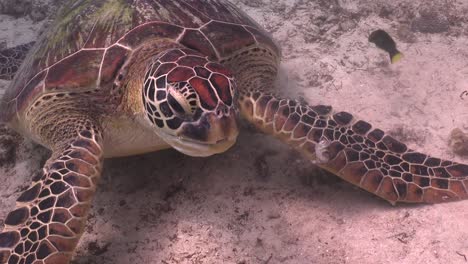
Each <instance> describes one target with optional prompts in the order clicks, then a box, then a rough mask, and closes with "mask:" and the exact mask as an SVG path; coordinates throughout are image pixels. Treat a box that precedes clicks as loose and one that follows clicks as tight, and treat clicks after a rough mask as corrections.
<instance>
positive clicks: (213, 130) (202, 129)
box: [178, 109, 239, 145]
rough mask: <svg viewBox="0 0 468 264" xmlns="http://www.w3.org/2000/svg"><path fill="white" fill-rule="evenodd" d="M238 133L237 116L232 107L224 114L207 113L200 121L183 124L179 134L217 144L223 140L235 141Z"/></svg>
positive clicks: (203, 142) (186, 138)
mask: <svg viewBox="0 0 468 264" xmlns="http://www.w3.org/2000/svg"><path fill="white" fill-rule="evenodd" d="M238 134H239V129H238V126H237V116H236V114H235V112H234V110H233V109H232V110H230V111H229V112H227V113H222V114H215V113H213V112H209V113H206V114H204V115H203V116H202V117H201V118H200V120H199V121H198V122H194V123H188V124H186V125H184V126H182V129H181V130H180V133H179V135H178V136H180V137H182V139H185V140H190V141H195V142H200V143H202V144H208V145H215V144H217V143H220V142H223V141H235V140H236V138H237V135H238Z"/></svg>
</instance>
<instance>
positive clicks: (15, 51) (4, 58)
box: [0, 41, 35, 80]
mask: <svg viewBox="0 0 468 264" xmlns="http://www.w3.org/2000/svg"><path fill="white" fill-rule="evenodd" d="M34 43H35V42H34V41H33V42H29V43H26V44H22V45H19V46H16V47H12V48H8V49H3V50H0V79H1V80H12V79H13V77H15V73H16V72H17V71H18V69H19V67H20V65H21V63H23V60H24V59H25V58H26V54H27V53H28V52H29V50H30V49H31V47H32V46H33V45H34Z"/></svg>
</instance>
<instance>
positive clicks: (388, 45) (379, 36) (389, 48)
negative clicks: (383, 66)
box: [369, 29, 403, 63]
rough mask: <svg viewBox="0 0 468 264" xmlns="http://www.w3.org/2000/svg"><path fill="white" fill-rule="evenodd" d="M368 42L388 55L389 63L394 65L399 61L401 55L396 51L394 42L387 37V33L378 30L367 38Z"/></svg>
mask: <svg viewBox="0 0 468 264" xmlns="http://www.w3.org/2000/svg"><path fill="white" fill-rule="evenodd" d="M369 42H372V43H375V45H376V46H377V47H379V48H381V49H383V50H385V51H386V52H388V54H390V61H391V62H392V63H395V62H397V61H399V60H400V59H401V58H402V57H403V54H402V53H401V52H400V51H398V49H397V47H396V43H395V41H394V40H393V39H392V37H390V35H388V33H387V32H385V31H383V30H381V29H378V30H376V31H374V32H372V33H371V34H370V36H369Z"/></svg>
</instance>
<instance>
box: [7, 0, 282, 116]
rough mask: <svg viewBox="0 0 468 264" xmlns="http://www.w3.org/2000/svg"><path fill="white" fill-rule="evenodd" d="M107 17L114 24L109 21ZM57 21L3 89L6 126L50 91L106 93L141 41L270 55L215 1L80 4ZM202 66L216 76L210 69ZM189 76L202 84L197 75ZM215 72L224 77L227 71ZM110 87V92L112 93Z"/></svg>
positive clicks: (250, 26)
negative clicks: (250, 50)
mask: <svg viewBox="0 0 468 264" xmlns="http://www.w3.org/2000/svg"><path fill="white" fill-rule="evenodd" d="M74 5H76V3H75V4H74ZM74 5H70V6H74ZM96 10H100V11H99V12H96ZM114 13H116V14H118V16H117V17H118V18H119V19H117V18H116V17H113V16H110V15H109V14H114ZM96 14H100V15H99V16H97V15H96ZM208 14H209V15H208ZM59 17H60V19H58V21H59V23H57V24H56V25H54V26H53V27H52V28H51V29H50V30H48V32H47V34H46V35H44V36H43V37H42V38H41V39H40V40H39V41H38V44H37V45H36V46H35V47H34V48H33V52H32V53H33V54H34V56H30V57H29V58H28V59H27V60H26V62H25V64H27V67H23V69H20V72H19V73H18V74H19V75H20V76H21V77H18V78H15V80H14V81H13V84H12V85H11V86H10V89H9V91H7V93H6V96H5V97H4V99H5V101H6V103H5V105H4V113H5V114H4V119H6V120H10V119H11V117H13V115H14V113H16V112H18V111H20V112H21V111H24V110H25V109H26V108H27V106H28V105H29V104H30V103H31V102H32V101H34V100H36V99H37V98H38V97H40V95H41V94H43V93H46V92H49V91H52V90H54V91H55V90H56V91H60V90H61V91H62V92H71V91H70V90H72V91H73V90H75V91H73V92H83V91H86V90H88V89H96V88H97V89H107V87H108V85H109V84H110V83H112V81H113V80H114V79H115V78H116V77H117V76H116V75H117V72H118V71H119V68H120V67H122V65H123V64H124V63H125V61H126V59H127V58H128V57H129V56H130V53H131V52H132V51H133V50H134V48H136V47H138V46H139V45H140V44H141V43H142V42H144V41H147V40H151V39H158V38H168V39H174V40H175V41H177V42H179V43H180V44H182V45H184V46H186V47H187V48H189V49H194V50H196V51H198V52H200V53H201V54H203V55H205V56H207V57H208V58H210V59H216V60H219V59H221V58H222V57H224V56H228V55H231V54H232V53H234V52H236V51H238V50H240V49H242V48H244V47H246V46H248V45H257V44H263V45H266V46H269V48H271V49H272V50H274V51H277V50H278V48H277V46H276V45H275V43H273V42H272V40H271V39H270V38H269V37H268V34H267V33H265V32H263V31H262V29H260V28H259V27H258V25H257V24H256V23H255V22H254V21H252V20H251V19H250V18H248V16H247V15H245V14H244V13H243V12H242V11H239V10H238V9H237V8H235V7H234V6H232V4H230V3H228V2H225V1H220V0H209V1H204V2H203V4H202V2H200V1H183V0H179V1H168V0H151V1H150V0H138V1H134V2H132V3H127V2H125V1H121V0H106V1H84V2H83V3H80V4H78V8H75V9H70V7H67V8H65V9H64V10H63V11H62V12H61V14H60V15H59ZM187 52H188V51H187ZM187 52H186V53H187ZM192 62H193V63H188V62H187V63H186V64H187V66H193V65H194V64H196V63H197V59H195V58H192ZM210 67H212V68H210ZM208 68H210V70H211V71H219V69H216V68H217V67H216V65H212V66H211V65H210V66H208ZM197 74H199V76H200V77H202V78H208V77H207V72H203V71H201V70H200V69H198V73H197ZM221 74H224V75H226V76H227V77H229V78H231V77H232V76H231V75H230V73H227V72H222V73H221ZM42 80H45V84H44V85H42V82H41V81H42ZM199 82H201V81H199ZM203 82H204V81H203ZM26 84H28V85H26ZM91 86H94V87H93V88H90V87H91ZM114 86H115V87H114V89H112V91H113V90H115V89H117V88H118V87H120V85H115V84H114Z"/></svg>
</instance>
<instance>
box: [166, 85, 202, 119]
mask: <svg viewBox="0 0 468 264" xmlns="http://www.w3.org/2000/svg"><path fill="white" fill-rule="evenodd" d="M169 87H170V88H169V92H168V95H167V102H168V103H169V106H170V107H171V109H172V110H173V111H174V113H175V114H176V115H178V116H182V117H187V116H190V117H192V116H193V114H194V113H195V111H196V110H197V97H196V94H195V93H194V92H193V89H191V87H190V85H189V84H188V83H186V82H181V83H176V84H172V85H170V86H169Z"/></svg>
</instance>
